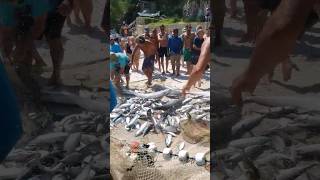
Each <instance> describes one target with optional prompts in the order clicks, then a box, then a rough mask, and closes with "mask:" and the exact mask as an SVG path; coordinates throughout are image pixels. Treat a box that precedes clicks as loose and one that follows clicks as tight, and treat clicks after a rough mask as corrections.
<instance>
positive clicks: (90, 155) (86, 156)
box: [0, 112, 109, 180]
mask: <svg viewBox="0 0 320 180" xmlns="http://www.w3.org/2000/svg"><path fill="white" fill-rule="evenodd" d="M108 124H109V116H107V115H106V114H105V113H104V114H101V113H92V112H83V113H81V114H73V115H69V116H66V117H64V118H63V119H61V121H56V122H55V123H54V124H52V127H50V130H47V131H46V132H45V133H44V134H41V135H38V136H36V137H35V138H33V139H32V140H30V141H29V142H28V143H27V144H26V145H25V146H23V147H19V148H17V149H14V150H12V151H11V152H10V154H9V155H8V156H7V158H6V160H5V161H4V162H3V163H2V164H1V166H0V179H21V180H25V179H29V180H67V179H76V180H87V179H101V180H102V179H108V178H109V176H108V174H107V172H108V171H107V153H108V151H109V145H108V144H107V143H108V140H107V133H108V132H109V128H108Z"/></svg>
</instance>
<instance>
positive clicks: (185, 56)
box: [183, 48, 192, 61]
mask: <svg viewBox="0 0 320 180" xmlns="http://www.w3.org/2000/svg"><path fill="white" fill-rule="evenodd" d="M191 59H192V54H191V51H190V50H189V49H185V48H184V49H183V60H184V61H191Z"/></svg>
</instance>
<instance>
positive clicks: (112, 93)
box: [110, 81, 117, 112]
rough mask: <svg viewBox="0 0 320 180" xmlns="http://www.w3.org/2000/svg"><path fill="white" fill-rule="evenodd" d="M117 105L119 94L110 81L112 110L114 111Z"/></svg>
mask: <svg viewBox="0 0 320 180" xmlns="http://www.w3.org/2000/svg"><path fill="white" fill-rule="evenodd" d="M116 105H117V94H116V91H115V89H114V87H113V84H112V82H111V81H110V112H112V110H113V108H114V107H116Z"/></svg>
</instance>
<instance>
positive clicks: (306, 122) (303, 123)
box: [294, 115, 320, 128]
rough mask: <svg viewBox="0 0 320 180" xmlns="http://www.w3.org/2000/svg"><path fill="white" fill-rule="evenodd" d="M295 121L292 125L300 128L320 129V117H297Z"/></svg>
mask: <svg viewBox="0 0 320 180" xmlns="http://www.w3.org/2000/svg"><path fill="white" fill-rule="evenodd" d="M295 121H296V122H295V123H294V125H296V126H300V127H311V128H317V127H320V116H309V115H307V116H298V117H297V118H296V119H295Z"/></svg>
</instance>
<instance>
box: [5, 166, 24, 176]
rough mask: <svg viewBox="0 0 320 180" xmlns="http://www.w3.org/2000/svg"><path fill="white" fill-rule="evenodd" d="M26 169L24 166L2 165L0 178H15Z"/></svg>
mask: <svg viewBox="0 0 320 180" xmlns="http://www.w3.org/2000/svg"><path fill="white" fill-rule="evenodd" d="M27 171H28V168H25V167H21V168H17V167H11V168H6V167H3V166H2V167H0V179H17V178H18V177H20V176H22V175H23V174H24V173H25V172H27Z"/></svg>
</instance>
